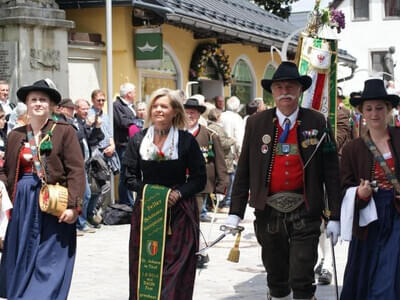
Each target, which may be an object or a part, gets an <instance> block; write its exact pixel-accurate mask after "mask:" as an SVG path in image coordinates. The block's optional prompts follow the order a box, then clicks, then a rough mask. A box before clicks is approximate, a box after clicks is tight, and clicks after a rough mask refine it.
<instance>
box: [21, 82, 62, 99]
mask: <svg viewBox="0 0 400 300" xmlns="http://www.w3.org/2000/svg"><path fill="white" fill-rule="evenodd" d="M33 91H40V92H43V93H46V94H47V95H48V96H49V98H50V100H51V101H52V102H54V104H58V103H60V101H61V94H60V93H59V92H58V91H57V90H55V89H52V88H45V87H37V86H32V85H30V86H24V87H21V88H19V89H18V91H17V96H18V99H19V101H21V102H23V103H25V102H26V96H27V95H28V94H29V93H30V92H33Z"/></svg>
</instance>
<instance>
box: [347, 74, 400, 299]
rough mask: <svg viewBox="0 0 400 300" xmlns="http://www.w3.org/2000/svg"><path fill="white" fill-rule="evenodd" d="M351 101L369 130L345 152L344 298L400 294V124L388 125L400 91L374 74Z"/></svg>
mask: <svg viewBox="0 0 400 300" xmlns="http://www.w3.org/2000/svg"><path fill="white" fill-rule="evenodd" d="M350 103H351V105H353V106H354V107H357V108H358V110H359V111H360V112H361V113H362V114H363V117H364V119H365V121H366V126H367V132H366V134H364V135H363V136H362V137H360V138H357V139H355V140H353V141H351V142H349V143H348V144H347V145H346V146H345V147H344V149H343V153H342V160H341V178H342V191H343V195H344V196H345V197H344V199H343V203H342V212H341V227H342V228H341V235H342V239H344V240H351V242H350V247H349V253H348V260H347V265H346V270H345V275H344V282H343V289H342V294H341V299H343V300H353V299H363V300H364V299H400V246H399V245H400V196H399V195H400V185H399V183H398V179H399V174H400V165H399V163H400V161H399V159H400V129H397V128H392V127H388V121H389V118H390V113H391V110H392V108H393V107H396V106H397V104H398V103H399V97H398V96H396V95H388V94H387V92H386V90H385V87H384V83H383V81H382V80H380V79H370V80H367V81H366V82H365V87H364V91H363V92H362V94H361V96H360V97H355V98H354V97H353V98H351V99H350ZM375 181H376V183H375ZM346 220H350V221H348V222H347V223H346V222H345V221H346ZM351 220H353V222H352V221H351ZM351 228H352V230H351Z"/></svg>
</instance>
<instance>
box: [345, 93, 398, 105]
mask: <svg viewBox="0 0 400 300" xmlns="http://www.w3.org/2000/svg"><path fill="white" fill-rule="evenodd" d="M367 100H382V101H389V102H390V103H391V104H392V106H393V107H396V106H397V105H399V102H400V97H399V96H397V95H390V94H389V95H385V96H371V97H352V98H350V101H349V102H350V104H351V105H352V106H353V107H357V106H359V105H360V104H361V103H363V102H364V101H367Z"/></svg>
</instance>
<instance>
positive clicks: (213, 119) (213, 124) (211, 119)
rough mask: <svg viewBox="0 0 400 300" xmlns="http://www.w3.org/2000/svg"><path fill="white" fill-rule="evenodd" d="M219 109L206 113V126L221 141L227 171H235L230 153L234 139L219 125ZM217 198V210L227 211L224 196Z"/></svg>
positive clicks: (219, 195) (218, 195) (227, 207)
mask: <svg viewBox="0 0 400 300" xmlns="http://www.w3.org/2000/svg"><path fill="white" fill-rule="evenodd" d="M221 113H222V112H221V111H220V110H219V109H217V108H214V109H212V110H210V112H209V114H208V128H209V129H210V130H212V131H213V132H216V133H217V135H218V137H219V140H220V142H221V146H222V151H223V153H224V159H225V165H226V170H227V173H228V174H229V173H232V172H234V171H235V169H234V166H233V161H234V159H235V157H234V154H233V153H232V146H233V145H234V144H235V140H234V139H232V138H230V137H229V136H228V135H227V134H226V132H225V130H224V128H223V127H222V125H221ZM221 196H223V195H222V194H217V197H219V198H221ZM218 200H219V206H218V212H220V213H227V212H229V205H228V204H226V201H225V199H224V197H222V198H221V199H218Z"/></svg>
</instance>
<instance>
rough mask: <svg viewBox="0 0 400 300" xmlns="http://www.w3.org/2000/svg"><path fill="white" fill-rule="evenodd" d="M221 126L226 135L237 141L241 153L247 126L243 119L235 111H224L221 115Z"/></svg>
mask: <svg viewBox="0 0 400 300" xmlns="http://www.w3.org/2000/svg"><path fill="white" fill-rule="evenodd" d="M221 125H222V127H223V128H224V130H225V132H226V134H227V135H228V136H229V137H230V138H233V139H234V140H235V141H236V147H237V149H238V150H239V152H240V150H241V148H242V142H243V136H244V126H245V124H244V123H243V119H242V117H241V116H240V115H239V114H238V113H235V112H233V111H229V110H227V111H224V112H223V113H222V114H221Z"/></svg>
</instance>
